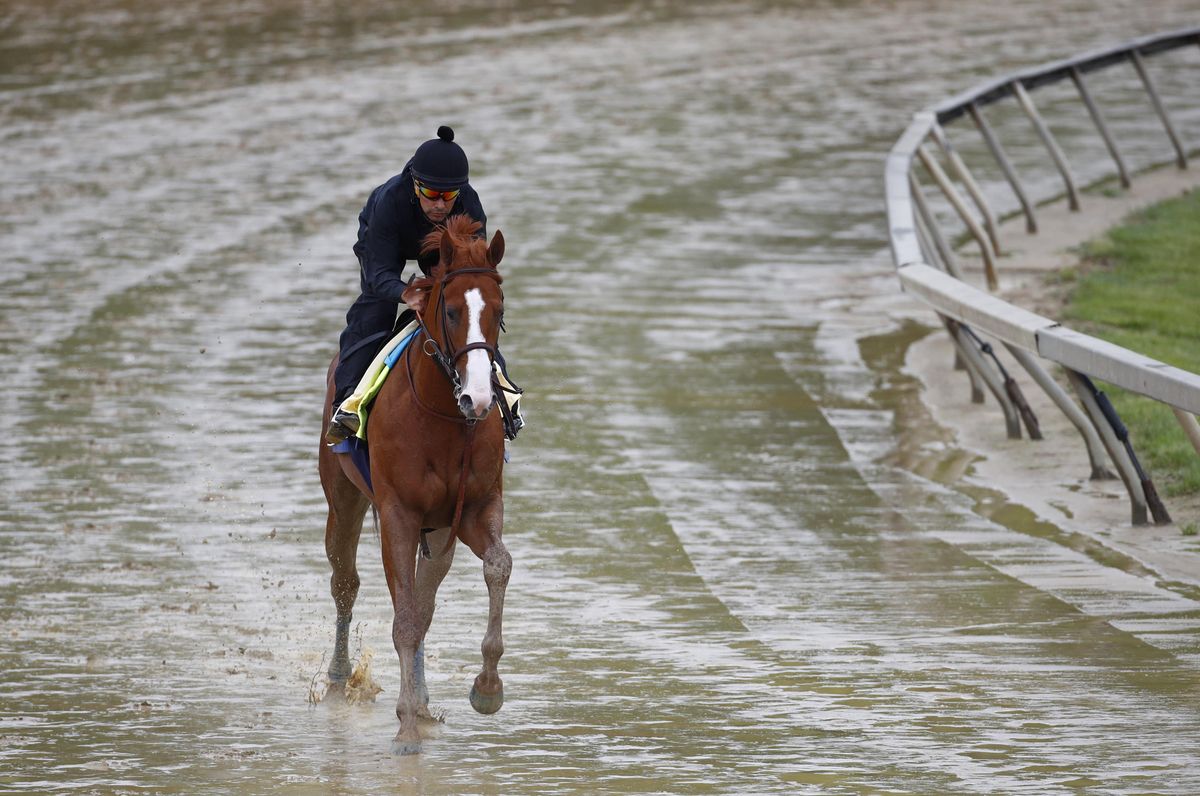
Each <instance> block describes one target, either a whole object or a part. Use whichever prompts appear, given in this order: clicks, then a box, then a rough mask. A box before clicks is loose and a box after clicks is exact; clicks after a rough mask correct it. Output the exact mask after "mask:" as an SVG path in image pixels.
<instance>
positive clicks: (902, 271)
mask: <svg viewBox="0 0 1200 796" xmlns="http://www.w3.org/2000/svg"><path fill="white" fill-rule="evenodd" d="M1185 47H1200V27H1196V28H1190V29H1187V30H1180V31H1173V32H1169V33H1162V34H1159V35H1155V36H1148V37H1145V38H1141V39H1136V40H1134V41H1131V42H1127V43H1126V44H1123V45H1120V46H1117V47H1112V48H1108V49H1104V50H1100V51H1095V52H1090V53H1085V54H1083V55H1080V56H1077V57H1074V58H1069V59H1066V60H1062V61H1056V62H1053V63H1049V64H1044V65H1042V66H1039V67H1036V68H1033V69H1028V70H1024V71H1021V72H1018V73H1015V74H1011V75H1007V76H1005V77H1002V78H999V79H997V80H993V81H990V82H988V83H985V84H983V85H980V86H977V87H975V88H974V89H971V90H970V91H967V92H965V93H964V94H961V95H959V96H957V97H953V98H951V99H949V100H947V101H946V102H943V103H941V104H940V105H938V106H936V107H934V108H932V109H929V110H926V111H923V112H920V113H917V114H915V115H914V117H913V121H912V123H911V124H910V125H909V126H908V129H907V130H905V132H904V134H903V135H902V136H901V137H900V139H899V140H898V141H897V142H896V144H895V146H894V147H893V148H892V150H891V152H890V153H889V155H888V159H887V170H886V201H887V214H888V227H889V237H890V242H891V248H892V257H893V259H894V261H895V264H896V269H897V272H898V274H899V276H900V282H901V285H902V287H903V288H904V290H905V291H906V292H908V293H909V294H911V295H913V296H916V297H918V298H919V299H920V300H922V301H923V302H925V303H926V304H929V305H930V306H931V307H933V309H935V310H936V311H937V312H938V314H939V316H940V317H941V318H942V320H943V322H944V323H945V325H946V328H947V330H948V331H949V333H950V336H951V339H952V340H953V342H954V344H955V347H956V349H957V352H958V356H959V358H960V362H961V364H962V365H963V366H965V369H966V371H967V373H968V376H969V377H970V379H971V385H972V396H973V399H974V400H975V401H976V402H982V401H983V394H984V390H985V389H987V390H989V391H990V392H991V393H992V394H993V395H994V396H995V398H996V400H997V402H998V403H999V405H1000V407H1001V409H1002V411H1003V413H1004V418H1005V424H1006V427H1007V431H1008V435H1009V437H1012V438H1019V437H1020V436H1021V425H1022V422H1024V424H1025V427H1026V430H1027V431H1028V433H1029V435H1030V437H1031V438H1034V439H1039V438H1040V437H1041V432H1040V429H1039V426H1038V423H1037V419H1036V417H1035V416H1034V414H1033V412H1032V410H1030V409H1029V407H1028V405H1027V404H1026V402H1025V400H1024V397H1023V396H1022V394H1021V391H1020V387H1019V386H1018V385H1017V383H1016V382H1015V380H1013V379H1012V377H1011V376H1010V375H1009V374H1008V372H1007V371H1006V370H1005V368H1004V366H1003V364H1002V363H1001V360H1000V358H999V357H998V356H997V351H996V350H995V349H994V348H993V347H992V346H991V344H990V343H988V342H985V340H984V339H983V338H981V337H980V336H979V334H976V332H979V333H981V334H983V335H985V336H986V337H989V338H992V339H995V340H998V341H1000V343H1001V344H1002V345H1003V347H1004V348H1005V349H1007V350H1008V352H1009V354H1011V356H1012V357H1013V359H1015V360H1016V361H1017V362H1018V363H1019V364H1020V365H1021V366H1022V367H1023V368H1024V369H1025V370H1026V371H1027V372H1028V373H1029V374H1030V376H1031V377H1032V378H1033V380H1034V381H1035V382H1036V383H1037V384H1038V386H1039V387H1041V388H1042V389H1043V390H1044V391H1045V392H1046V393H1047V395H1048V396H1049V397H1050V399H1051V400H1052V401H1053V402H1054V404H1055V405H1056V406H1058V407H1059V409H1061V410H1062V411H1063V412H1064V413H1065V414H1066V416H1067V417H1068V418H1069V419H1070V420H1071V422H1072V423H1073V424H1074V425H1075V427H1076V428H1077V429H1078V430H1079V433H1080V435H1081V436H1082V437H1083V440H1084V444H1085V446H1086V448H1087V452H1088V456H1089V458H1090V460H1091V465H1092V477H1093V478H1105V477H1112V476H1111V475H1110V474H1109V471H1108V469H1107V467H1106V455H1107V460H1111V461H1112V463H1113V465H1114V466H1115V468H1116V470H1117V472H1118V474H1119V475H1120V477H1121V479H1122V480H1123V481H1124V483H1125V486H1126V488H1127V490H1128V492H1129V496H1130V500H1131V503H1132V521H1133V524H1135V525H1143V524H1146V523H1147V522H1148V521H1149V518H1148V514H1149V517H1152V518H1153V520H1154V522H1156V523H1160V524H1162V523H1168V522H1170V521H1171V520H1170V517H1169V516H1168V514H1167V511H1166V508H1165V507H1164V506H1163V504H1162V501H1161V500H1160V499H1159V498H1158V495H1157V492H1156V490H1155V488H1154V484H1153V482H1152V481H1151V480H1150V477H1149V476H1148V475H1147V474H1146V473H1145V471H1144V470H1143V469H1142V467H1141V464H1140V463H1139V461H1138V459H1137V456H1136V454H1135V453H1134V450H1133V446H1132V443H1131V441H1130V439H1129V436H1128V433H1127V432H1126V430H1125V428H1124V425H1123V424H1122V423H1121V421H1120V418H1118V417H1117V414H1116V412H1115V411H1114V410H1113V409H1112V406H1111V404H1110V403H1109V402H1108V399H1107V397H1106V396H1105V395H1104V394H1103V393H1102V392H1100V391H1099V390H1097V389H1096V388H1095V386H1094V385H1093V384H1092V382H1091V378H1098V379H1102V380H1104V381H1106V382H1110V383H1112V384H1116V385H1118V386H1120V387H1122V388H1124V389H1126V390H1130V391H1132V392H1135V393H1139V394H1141V395H1144V396H1146V397H1148V398H1151V399H1154V400H1156V401H1160V402H1162V403H1164V404H1167V405H1169V406H1170V407H1171V408H1172V409H1173V410H1174V412H1175V416H1176V417H1177V418H1178V420H1179V422H1180V425H1181V426H1182V428H1183V430H1184V433H1186V434H1187V436H1188V438H1189V439H1190V440H1191V442H1192V445H1193V446H1195V448H1196V450H1197V452H1198V453H1200V425H1198V424H1197V422H1196V417H1195V415H1196V414H1198V413H1200V375H1197V374H1195V373H1190V372H1187V371H1184V370H1180V369H1179V368H1175V367H1172V366H1170V365H1166V364H1164V363H1162V362H1158V361H1156V360H1154V359H1151V358H1150V357H1147V356H1144V355H1142V354H1139V353H1137V352H1136V351H1130V350H1128V349H1125V348H1121V347H1120V346H1116V345H1113V344H1111V343H1107V342H1105V341H1103V340H1099V339H1097V338H1095V337H1091V336H1089V335H1086V334H1081V333H1080V332H1076V331H1073V330H1071V329H1068V328H1066V327H1065V326H1063V325H1061V324H1060V323H1058V322H1056V321H1054V320H1052V319H1050V318H1045V317H1042V316H1040V315H1037V314H1035V313H1033V312H1029V311H1027V310H1024V309H1022V308H1020V307H1017V306H1014V305H1012V304H1009V303H1008V302H1005V301H1003V300H1001V299H999V298H997V297H996V296H993V295H991V294H990V293H989V292H987V291H984V290H980V289H978V288H975V287H972V286H971V285H969V284H967V283H966V282H964V281H963V278H962V276H963V275H962V272H961V269H960V267H959V264H958V261H957V258H956V255H955V251H954V249H953V248H952V247H951V246H950V245H949V243H948V236H947V235H946V233H945V232H944V231H943V229H942V226H941V225H940V224H939V221H938V216H937V215H936V214H935V212H934V209H933V208H932V207H931V202H930V201H929V199H928V198H927V197H926V196H925V192H924V189H923V187H922V185H921V183H920V181H919V179H918V177H917V169H918V166H919V167H921V168H923V169H924V171H925V173H927V174H928V175H929V177H930V178H932V180H933V182H934V183H935V184H936V186H937V188H938V189H939V191H940V194H941V196H942V198H943V204H944V205H948V207H949V208H951V209H952V212H953V214H954V216H956V217H957V218H958V219H959V220H960V221H961V223H962V224H963V226H964V228H965V230H966V232H967V233H969V235H970V238H972V239H973V240H974V242H975V244H976V245H977V246H978V248H979V254H980V258H981V261H982V264H983V272H984V278H985V280H986V283H987V287H988V290H989V291H994V290H996V289H997V285H998V280H997V276H996V268H997V259H998V255H999V254H1000V252H1001V251H1002V247H1001V240H1000V237H999V234H998V225H997V223H996V216H995V214H994V213H993V211H992V208H991V206H990V205H989V203H988V201H987V199H986V197H985V195H984V192H983V190H981V188H980V186H979V184H978V183H977V181H976V179H975V177H974V175H973V174H972V172H971V170H970V169H969V168H968V167H967V164H966V162H965V161H964V159H963V157H962V156H961V154H960V153H959V152H958V151H957V150H956V149H955V148H954V147H953V146H951V144H950V141H949V138H948V137H947V135H946V132H945V125H947V124H949V123H951V122H954V121H956V120H958V119H964V118H969V119H970V120H971V121H973V122H974V125H975V128H976V130H977V131H978V133H979V135H980V137H981V138H982V141H983V144H984V145H985V147H986V151H987V153H988V154H989V155H990V159H991V162H992V163H994V164H995V166H996V167H998V169H999V171H1000V172H1001V173H1002V174H1003V178H1004V180H1005V182H1006V183H1007V185H1008V187H1009V188H1010V189H1011V190H1012V193H1013V195H1014V197H1015V200H1016V202H1017V204H1018V205H1019V206H1020V212H1021V213H1022V214H1023V215H1024V217H1025V226H1026V230H1027V231H1028V232H1030V233H1036V232H1037V216H1036V206H1035V204H1034V203H1033V202H1031V200H1030V198H1029V195H1028V193H1027V192H1026V189H1025V186H1024V184H1023V183H1022V182H1021V180H1020V178H1019V177H1018V173H1017V170H1016V169H1015V168H1014V166H1013V163H1012V162H1011V161H1010V159H1009V157H1008V155H1007V154H1006V153H1005V150H1004V149H1003V147H1002V145H1001V140H1000V137H999V136H998V135H997V133H996V132H995V130H994V129H993V128H992V126H991V125H990V124H989V122H988V119H987V117H986V116H985V114H984V112H983V108H984V107H985V106H987V105H991V104H993V103H999V102H1002V101H1004V100H1009V99H1011V100H1015V102H1016V103H1017V105H1018V106H1019V108H1020V109H1021V111H1022V112H1023V113H1024V115H1025V116H1027V117H1028V119H1029V122H1030V124H1031V127H1032V131H1033V132H1034V133H1035V134H1036V137H1037V138H1038V139H1039V140H1040V143H1041V145H1042V146H1044V148H1045V150H1046V152H1047V154H1048V155H1049V158H1050V160H1051V161H1052V162H1053V164H1054V167H1055V169H1056V171H1057V173H1058V177H1059V178H1060V179H1061V181H1062V185H1063V191H1064V193H1065V195H1066V199H1067V202H1068V203H1069V205H1070V207H1071V209H1072V210H1078V209H1079V208H1080V204H1081V203H1080V190H1079V187H1078V183H1077V182H1076V178H1075V175H1074V172H1073V170H1072V167H1071V165H1070V161H1069V159H1068V157H1067V154H1066V153H1065V152H1064V151H1063V148H1062V146H1061V145H1060V144H1059V141H1058V140H1057V139H1056V137H1055V135H1054V134H1053V132H1052V130H1051V127H1050V126H1049V125H1048V124H1047V123H1046V122H1045V120H1044V119H1043V117H1042V115H1041V114H1040V113H1039V111H1038V109H1037V107H1036V106H1035V105H1034V102H1033V99H1032V97H1031V95H1030V92H1032V91H1034V90H1036V89H1038V88H1040V87H1042V86H1048V85H1052V84H1056V83H1062V82H1064V81H1070V82H1071V83H1073V84H1074V88H1075V92H1076V94H1077V97H1078V99H1079V101H1080V102H1082V104H1083V106H1084V107H1085V108H1086V110H1087V113H1088V117H1089V118H1090V120H1091V123H1092V125H1094V128H1095V130H1096V131H1097V132H1098V133H1099V135H1100V137H1101V139H1102V140H1103V143H1104V147H1105V149H1106V150H1107V153H1108V156H1109V157H1110V158H1111V159H1112V161H1113V166H1114V169H1115V176H1117V177H1118V178H1119V179H1120V181H1121V184H1122V185H1123V186H1126V187H1128V186H1129V185H1130V182H1131V179H1132V178H1131V176H1130V169H1129V167H1128V166H1127V165H1126V161H1125V158H1124V156H1123V155H1122V151H1121V148H1120V147H1119V146H1118V144H1117V140H1116V138H1115V137H1114V136H1113V134H1112V132H1111V131H1110V127H1109V124H1108V123H1107V122H1106V120H1105V116H1104V114H1103V113H1102V111H1101V106H1100V104H1098V102H1097V100H1096V99H1095V98H1094V96H1093V94H1092V91H1091V90H1090V89H1089V85H1088V82H1087V79H1086V76H1087V75H1089V74H1091V73H1094V72H1098V71H1100V70H1112V69H1118V68H1121V67H1124V68H1127V69H1131V70H1132V72H1133V73H1135V74H1136V75H1137V78H1138V81H1139V82H1140V87H1141V90H1143V91H1144V92H1145V94H1146V97H1147V98H1148V99H1149V104H1150V106H1151V107H1152V108H1153V111H1154V113H1155V115H1156V116H1157V118H1158V120H1159V122H1160V123H1161V127H1162V131H1163V138H1164V141H1163V144H1164V146H1163V151H1164V152H1171V153H1172V154H1173V159H1174V162H1175V165H1176V166H1177V167H1178V168H1180V169H1186V168H1187V167H1188V154H1189V153H1188V150H1187V148H1186V146H1185V145H1184V143H1183V140H1182V139H1181V138H1180V136H1179V133H1178V132H1177V129H1176V126H1175V124H1174V123H1173V121H1172V117H1171V112H1170V110H1169V109H1168V107H1167V105H1166V104H1164V102H1163V100H1162V97H1161V94H1160V92H1159V90H1158V88H1157V86H1156V81H1155V76H1154V75H1153V74H1152V72H1151V70H1150V69H1149V68H1148V64H1147V60H1148V59H1149V58H1151V57H1152V56H1155V55H1158V54H1160V53H1167V52H1172V51H1177V50H1180V49H1181V48H1185ZM1167 142H1169V146H1170V149H1167V147H1166V146H1165V145H1166V144H1167ZM1158 159H1159V160H1162V158H1161V157H1159V158H1158ZM943 163H947V164H949V173H948V171H947V169H946V168H944V167H943V165H942V164H943ZM951 173H952V174H953V176H954V178H955V179H952V178H951V176H950V174H951ZM964 194H965V195H964ZM1198 278H1200V275H1198ZM1039 359H1040V360H1049V361H1051V362H1056V363H1058V364H1059V365H1061V366H1062V367H1063V368H1064V369H1065V372H1066V375H1067V380H1068V382H1069V384H1070V385H1071V387H1072V389H1073V391H1074V392H1075V394H1076V397H1077V398H1078V399H1079V405H1077V404H1075V403H1074V402H1073V401H1072V400H1071V399H1070V397H1069V396H1068V394H1067V393H1066V391H1065V390H1063V389H1062V388H1061V387H1060V386H1059V385H1058V383H1057V382H1056V381H1054V379H1052V378H1051V377H1050V375H1049V374H1048V373H1047V372H1046V371H1045V370H1044V369H1043V367H1042V365H1041V364H1040V362H1039ZM989 360H990V361H989ZM1081 407H1082V409H1081Z"/></svg>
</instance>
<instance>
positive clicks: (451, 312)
mask: <svg viewBox="0 0 1200 796" xmlns="http://www.w3.org/2000/svg"><path fill="white" fill-rule="evenodd" d="M446 320H448V321H450V323H452V324H454V325H456V326H457V325H458V309H457V308H456V307H447V308H446Z"/></svg>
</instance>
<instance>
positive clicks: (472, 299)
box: [463, 287, 492, 414]
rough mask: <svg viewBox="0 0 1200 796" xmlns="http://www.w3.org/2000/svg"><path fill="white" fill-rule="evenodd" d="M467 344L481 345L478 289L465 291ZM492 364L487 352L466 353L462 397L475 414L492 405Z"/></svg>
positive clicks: (481, 412)
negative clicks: (466, 398)
mask: <svg viewBox="0 0 1200 796" xmlns="http://www.w3.org/2000/svg"><path fill="white" fill-rule="evenodd" d="M466 299H467V343H483V342H486V341H485V340H484V339H483V326H482V325H481V321H482V318H483V294H482V293H480V292H479V288H477V287H476V288H471V289H470V290H468V291H467V294H466ZM491 365H492V363H491V360H490V359H488V355H487V351H484V350H483V349H479V348H477V349H475V350H474V351H468V352H467V383H466V384H464V385H463V395H466V396H468V397H469V398H470V399H471V403H472V404H474V405H475V412H476V414H483V412H484V411H486V410H487V408H488V407H489V406H491V404H492V367H491Z"/></svg>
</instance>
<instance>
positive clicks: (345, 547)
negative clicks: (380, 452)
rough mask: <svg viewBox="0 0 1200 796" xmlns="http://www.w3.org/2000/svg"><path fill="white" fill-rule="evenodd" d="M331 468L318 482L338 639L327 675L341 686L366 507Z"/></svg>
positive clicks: (347, 673)
mask: <svg viewBox="0 0 1200 796" xmlns="http://www.w3.org/2000/svg"><path fill="white" fill-rule="evenodd" d="M329 455H330V456H332V455H333V454H329ZM332 465H333V467H334V468H336V470H335V471H333V472H327V468H325V467H322V468H321V470H322V472H321V476H322V477H321V481H322V484H323V485H324V487H325V499H326V501H327V502H328V503H329V517H328V519H327V520H326V523H325V556H326V557H327V558H328V559H329V565H330V567H331V568H332V569H333V575H332V577H331V578H330V581H329V586H330V591H331V592H332V593H333V602H334V604H335V605H336V606H337V635H336V637H335V640H334V643H333V660H331V661H330V662H329V672H328V674H329V680H330V682H331V683H332V684H333V685H334V686H340V685H344V684H345V682H346V681H347V680H349V679H350V674H351V671H352V667H351V665H350V620H351V617H352V615H353V610H354V601H355V599H357V598H358V585H359V581H358V566H357V559H358V539H359V536H360V535H361V533H362V522H363V515H364V514H366V511H367V506H368V505H369V503H368V501H367V499H366V497H365V496H363V494H362V493H361V492H359V491H358V489H357V488H356V487H355V486H354V484H352V483H351V482H350V479H348V478H346V476H345V475H344V474H343V473H342V472H341V466H340V465H339V464H338V463H337V462H336V461H335V462H332ZM327 476H328V477H327Z"/></svg>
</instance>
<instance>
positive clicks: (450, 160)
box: [410, 125, 469, 191]
mask: <svg viewBox="0 0 1200 796" xmlns="http://www.w3.org/2000/svg"><path fill="white" fill-rule="evenodd" d="M437 136H438V137H437V138H431V139H429V140H428V141H426V142H425V143H423V144H421V146H419V147H417V152H416V154H415V155H413V159H412V166H410V170H411V172H412V175H413V176H414V177H416V178H417V181H418V182H420V183H421V184H422V185H425V186H428V187H430V188H432V189H434V190H435V191H453V190H454V189H456V188H461V187H463V186H464V185H466V184H467V176H468V172H469V169H468V167H467V153H465V152H463V150H462V147H460V146H459V145H458V144H456V143H454V131H453V130H451V129H450V128H449V127H447V126H446V125H442V126H441V127H439V128H438V131H437Z"/></svg>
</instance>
